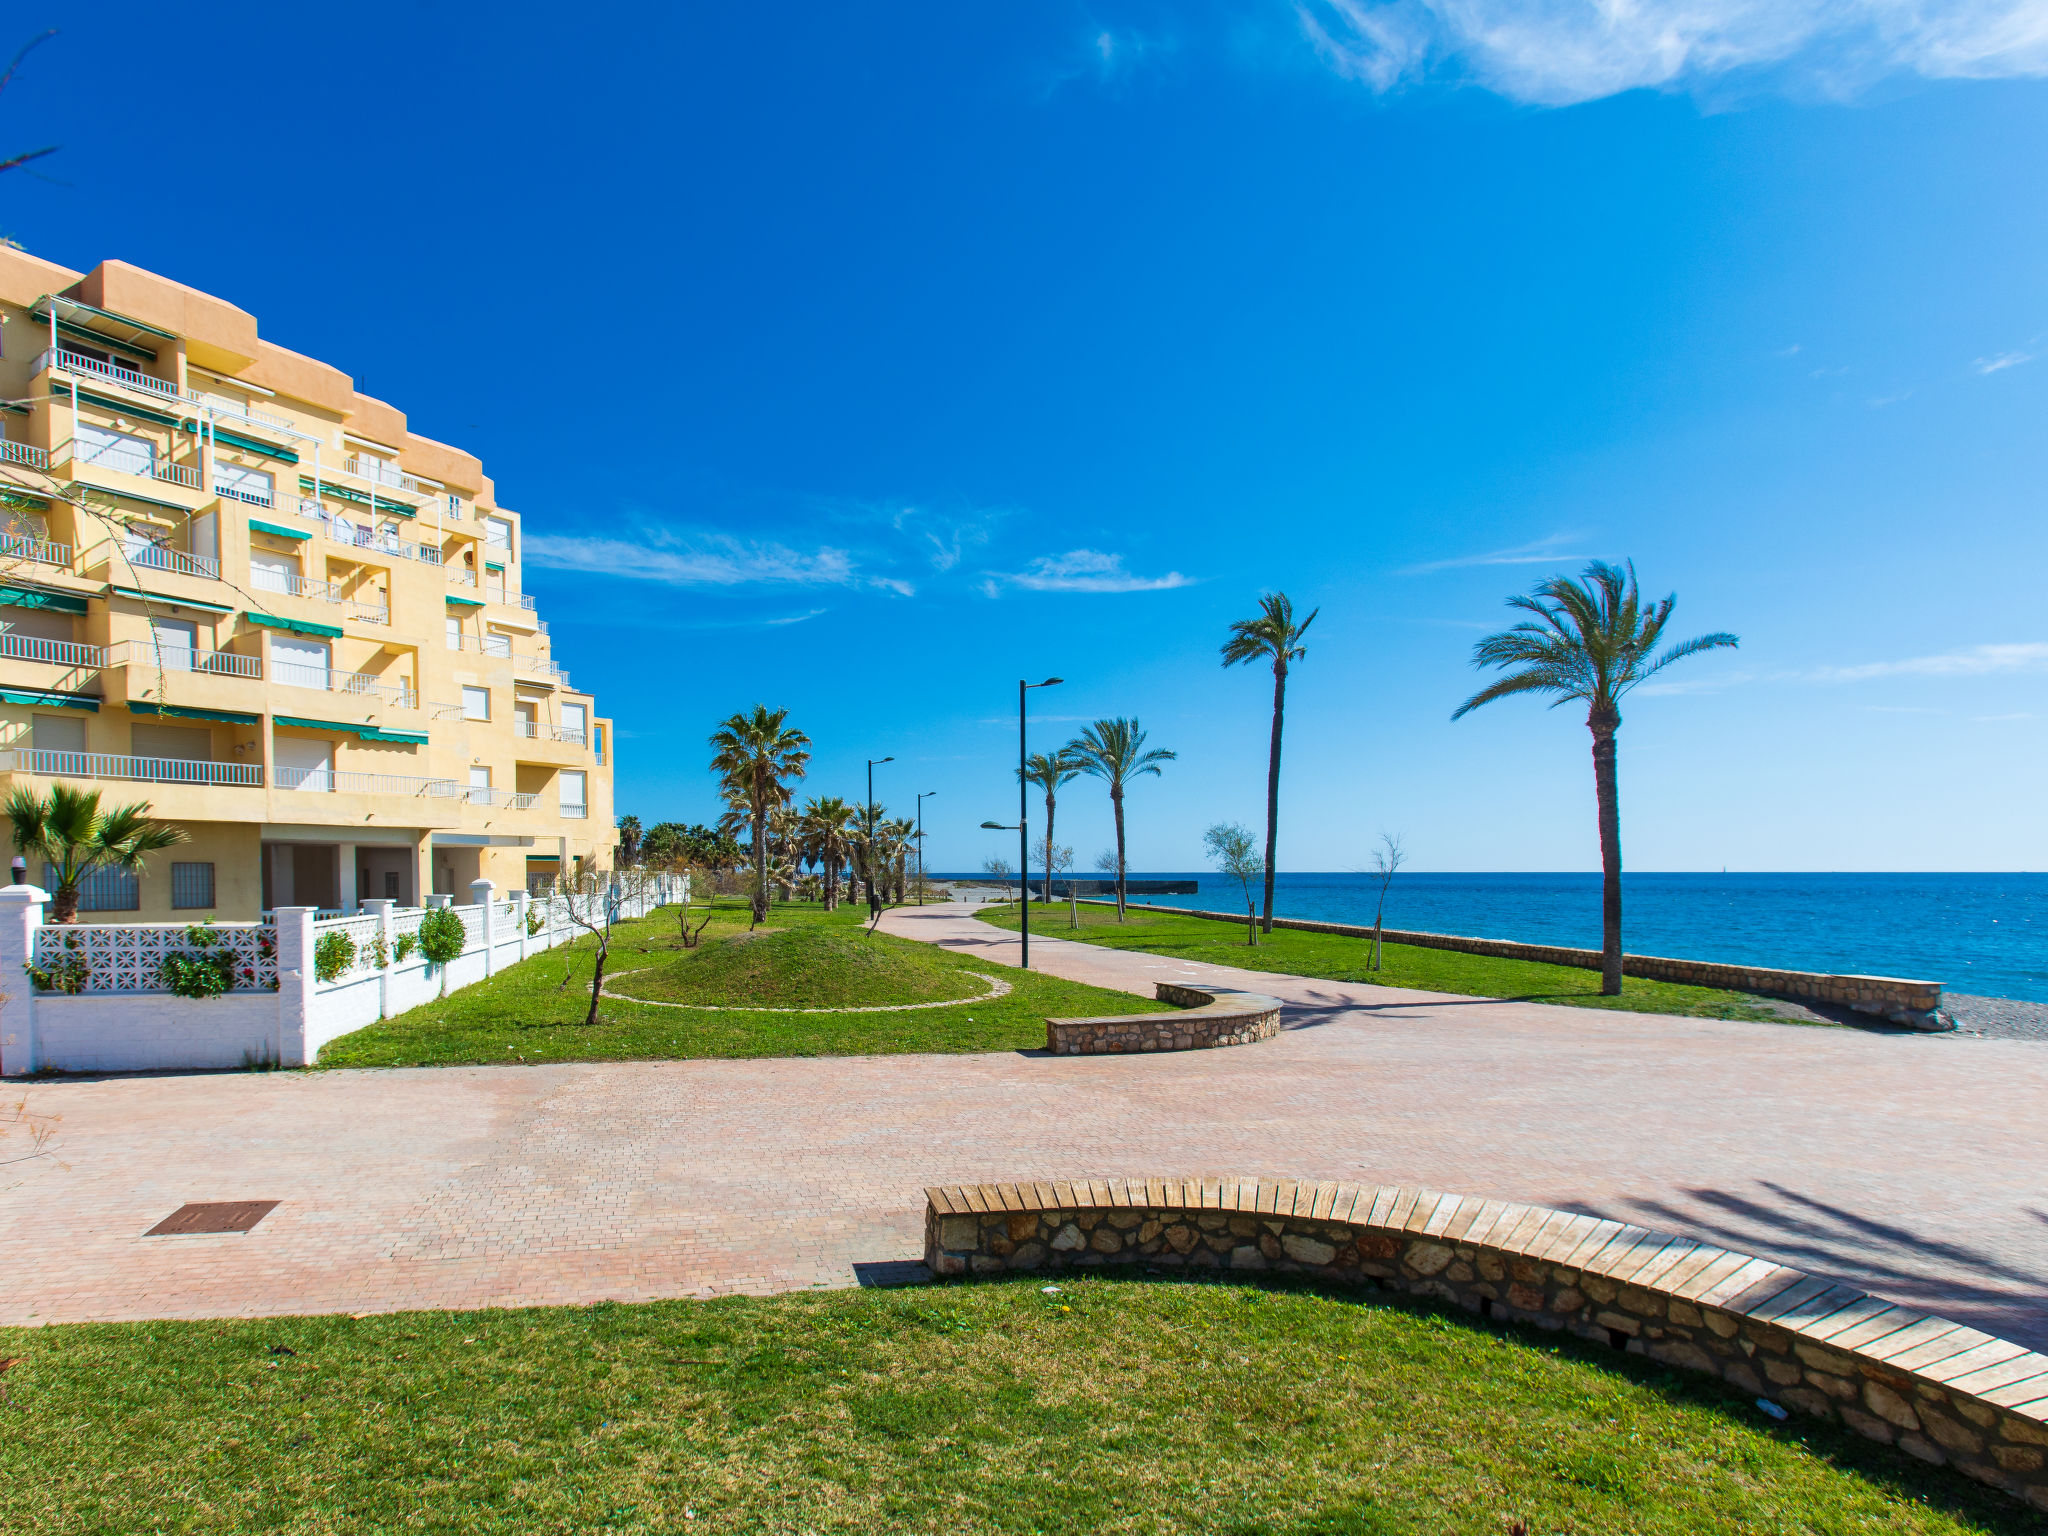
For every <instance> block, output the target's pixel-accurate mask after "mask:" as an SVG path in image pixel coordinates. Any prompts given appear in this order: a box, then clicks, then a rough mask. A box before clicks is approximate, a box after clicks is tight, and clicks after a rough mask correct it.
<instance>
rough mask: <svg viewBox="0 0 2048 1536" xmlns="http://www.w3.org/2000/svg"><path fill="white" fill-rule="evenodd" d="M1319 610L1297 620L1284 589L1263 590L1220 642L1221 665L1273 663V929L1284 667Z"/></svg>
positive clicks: (1269, 884) (1269, 924) (1269, 911)
mask: <svg viewBox="0 0 2048 1536" xmlns="http://www.w3.org/2000/svg"><path fill="white" fill-rule="evenodd" d="M1322 611H1323V610H1322V609H1320V608H1317V609H1314V610H1313V611H1311V612H1310V614H1309V616H1308V617H1307V618H1305V619H1303V620H1302V621H1301V622H1300V623H1299V624H1297V623H1295V622H1294V604H1293V602H1291V601H1290V600H1289V599H1288V596H1287V594H1286V593H1285V592H1268V593H1267V594H1266V595H1265V596H1264V597H1262V598H1260V599H1259V616H1258V617H1257V618H1256V619H1239V620H1238V621H1237V622H1236V623H1235V624H1233V625H1231V626H1230V638H1229V639H1228V640H1226V641H1224V642H1223V665H1224V666H1226V667H1234V666H1238V665H1239V664H1241V663H1243V662H1248V661H1271V662H1272V664H1273V742H1272V745H1271V746H1270V747H1269V748H1268V749H1267V752H1266V909H1265V917H1264V920H1263V922H1262V923H1261V926H1262V927H1263V928H1264V929H1265V931H1266V932H1267V933H1271V932H1272V931H1273V867H1274V866H1273V859H1274V855H1275V853H1276V851H1277V850H1278V848H1279V845H1280V728H1281V725H1282V723H1283V722H1284V721H1285V720H1286V718H1287V669H1288V668H1289V667H1290V666H1292V665H1293V664H1294V663H1295V662H1297V661H1299V660H1301V658H1302V657H1304V656H1306V655H1307V654H1308V650H1307V648H1306V647H1305V646H1303V645H1302V643H1301V637H1302V636H1303V635H1305V634H1307V633H1308V627H1309V625H1311V624H1313V623H1315V621H1316V614H1318V613H1321V612H1322Z"/></svg>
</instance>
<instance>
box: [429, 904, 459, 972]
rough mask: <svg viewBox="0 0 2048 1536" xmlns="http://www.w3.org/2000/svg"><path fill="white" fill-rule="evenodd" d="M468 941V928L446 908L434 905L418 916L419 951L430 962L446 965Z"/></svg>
mask: <svg viewBox="0 0 2048 1536" xmlns="http://www.w3.org/2000/svg"><path fill="white" fill-rule="evenodd" d="M468 942H469V930H468V929H467V928H464V927H463V926H462V919H461V918H459V917H457V916H456V915H455V914H454V913H453V912H451V911H450V910H449V909H448V908H446V907H436V908H434V909H433V910H432V911H431V912H428V913H427V914H425V915H424V916H423V917H421V918H420V953H421V954H423V955H425V956H426V957H427V959H428V961H429V962H430V963H432V964H434V965H446V964H447V963H448V962H449V961H450V960H453V959H454V958H455V957H456V956H457V955H459V954H461V953H462V949H463V946H464V945H465V944H467V943H468Z"/></svg>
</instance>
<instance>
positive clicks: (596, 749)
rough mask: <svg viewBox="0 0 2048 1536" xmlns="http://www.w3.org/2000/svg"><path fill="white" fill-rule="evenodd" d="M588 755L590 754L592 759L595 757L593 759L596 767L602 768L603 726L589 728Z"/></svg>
mask: <svg viewBox="0 0 2048 1536" xmlns="http://www.w3.org/2000/svg"><path fill="white" fill-rule="evenodd" d="M590 753H591V756H593V757H595V758H596V759H597V763H598V766H599V767H600V768H601V767H603V766H604V727H603V726H601V725H596V726H592V727H591V729H590Z"/></svg>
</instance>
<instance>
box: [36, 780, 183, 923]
mask: <svg viewBox="0 0 2048 1536" xmlns="http://www.w3.org/2000/svg"><path fill="white" fill-rule="evenodd" d="M7 819H8V821H9V822H10V823H12V824H13V828H14V847H15V850H16V851H17V852H19V853H21V854H23V855H25V856H26V857H28V858H30V859H41V860H42V861H43V862H44V863H46V864H48V865H49V866H50V870H51V874H52V877H53V880H54V883H55V885H56V887H57V888H56V890H55V891H53V892H51V900H50V921H51V922H53V923H72V922H76V921H77V920H78V887H79V886H80V885H81V884H82V883H83V882H84V880H85V878H86V876H88V875H90V874H91V873H92V872H93V871H94V870H96V869H139V868H140V867H141V866H142V860H143V857H144V855H146V854H151V853H157V852H160V851H161V850H163V849H165V848H175V847H176V846H177V845H178V844H180V843H182V842H185V841H186V834H185V829H184V828H182V827H174V826H172V825H170V824H169V823H168V822H161V821H152V820H150V817H149V805H148V803H147V802H146V801H138V802H137V803H135V804H134V805H117V806H115V807H114V808H113V809H112V810H109V811H102V810H101V809H100V792H99V791H98V790H96V789H73V788H71V787H70V786H69V785H66V784H52V785H51V786H50V797H49V799H47V800H45V799H44V798H43V797H42V796H41V795H38V794H37V793H36V792H35V791H34V790H32V789H29V788H27V787H25V786H24V787H22V788H20V789H17V790H15V792H14V793H13V795H12V796H10V797H9V799H8V801H7Z"/></svg>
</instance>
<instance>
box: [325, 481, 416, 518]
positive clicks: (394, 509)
mask: <svg viewBox="0 0 2048 1536" xmlns="http://www.w3.org/2000/svg"><path fill="white" fill-rule="evenodd" d="M299 489H300V490H302V491H314V481H313V477H312V476H311V475H301V476H299ZM315 494H317V495H321V496H333V497H335V498H337V499H338V500H341V501H352V502H354V503H355V504H356V505H357V506H359V507H368V508H369V509H370V510H371V511H373V512H389V513H390V514H391V515H392V516H393V517H418V516H419V515H420V510H419V508H418V507H409V506H407V505H405V503H404V502H400V501H385V500H384V499H383V498H382V497H379V496H373V495H371V494H370V493H369V492H368V491H356V490H351V489H349V487H347V486H345V485H336V484H335V483H334V482H333V481H332V480H322V481H320V482H319V488H318V490H317V492H315Z"/></svg>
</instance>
